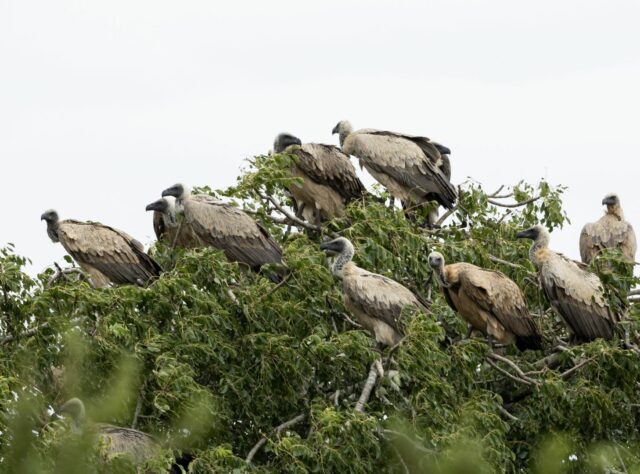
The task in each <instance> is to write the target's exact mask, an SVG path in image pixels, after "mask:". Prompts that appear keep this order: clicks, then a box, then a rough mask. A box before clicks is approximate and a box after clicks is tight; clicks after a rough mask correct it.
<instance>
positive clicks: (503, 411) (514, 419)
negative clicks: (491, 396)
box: [498, 405, 520, 421]
mask: <svg viewBox="0 0 640 474" xmlns="http://www.w3.org/2000/svg"><path fill="white" fill-rule="evenodd" d="M498 411H499V412H500V413H502V414H503V415H504V416H505V417H506V418H508V419H509V420H511V421H520V419H519V418H518V417H517V416H515V415H512V414H511V413H509V412H508V411H507V409H506V408H504V407H503V406H502V405H498Z"/></svg>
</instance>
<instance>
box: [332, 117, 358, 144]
mask: <svg viewBox="0 0 640 474" xmlns="http://www.w3.org/2000/svg"><path fill="white" fill-rule="evenodd" d="M352 131H353V127H352V126H351V123H349V121H348V120H341V121H340V122H338V125H336V126H335V127H333V130H331V134H332V135H335V134H336V133H337V134H338V136H339V137H340V146H342V145H343V144H344V140H345V138H347V137H348V136H349V134H350V133H351V132H352Z"/></svg>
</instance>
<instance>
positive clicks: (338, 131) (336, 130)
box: [331, 124, 340, 135]
mask: <svg viewBox="0 0 640 474" xmlns="http://www.w3.org/2000/svg"><path fill="white" fill-rule="evenodd" d="M336 133H340V124H338V125H336V126H335V127H333V130H331V135H335V134H336Z"/></svg>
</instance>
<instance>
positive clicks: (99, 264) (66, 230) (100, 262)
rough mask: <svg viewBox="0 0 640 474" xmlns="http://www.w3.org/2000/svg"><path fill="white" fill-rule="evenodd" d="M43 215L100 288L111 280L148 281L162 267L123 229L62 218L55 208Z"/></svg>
mask: <svg viewBox="0 0 640 474" xmlns="http://www.w3.org/2000/svg"><path fill="white" fill-rule="evenodd" d="M40 218H41V220H44V221H46V222H47V234H48V235H49V238H50V239H51V240H52V241H53V242H60V243H61V244H62V246H63V247H64V248H65V250H66V251H67V252H68V253H69V255H71V256H72V257H73V258H74V260H75V261H76V262H78V264H79V265H80V267H81V268H82V269H83V270H84V271H85V272H87V273H88V274H89V277H90V279H91V282H92V284H93V286H95V287H96V288H102V287H105V286H108V285H109V284H110V283H113V284H116V285H124V284H136V285H144V284H146V283H148V282H150V281H151V280H153V279H155V278H156V277H158V276H159V275H160V272H161V271H162V269H161V268H160V265H158V264H157V263H156V262H155V260H153V258H151V257H150V256H149V255H147V254H146V253H145V251H144V247H143V245H142V244H141V243H140V242H138V241H137V240H136V239H134V238H133V237H131V236H130V235H128V234H126V233H125V232H123V231H121V230H117V229H114V228H112V227H109V226H106V225H103V224H100V223H98V222H80V221H74V220H70V219H67V220H63V221H61V220H60V218H59V217H58V213H57V212H56V211H54V210H49V211H46V212H45V213H44V214H42V216H40Z"/></svg>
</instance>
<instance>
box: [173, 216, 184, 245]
mask: <svg viewBox="0 0 640 474" xmlns="http://www.w3.org/2000/svg"><path fill="white" fill-rule="evenodd" d="M183 220H184V217H183V218H182V219H180V222H178V229H177V230H176V235H175V236H174V237H173V242H171V250H172V251H173V250H174V249H175V248H176V245H177V243H178V237H180V231H181V230H182V221H183Z"/></svg>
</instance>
